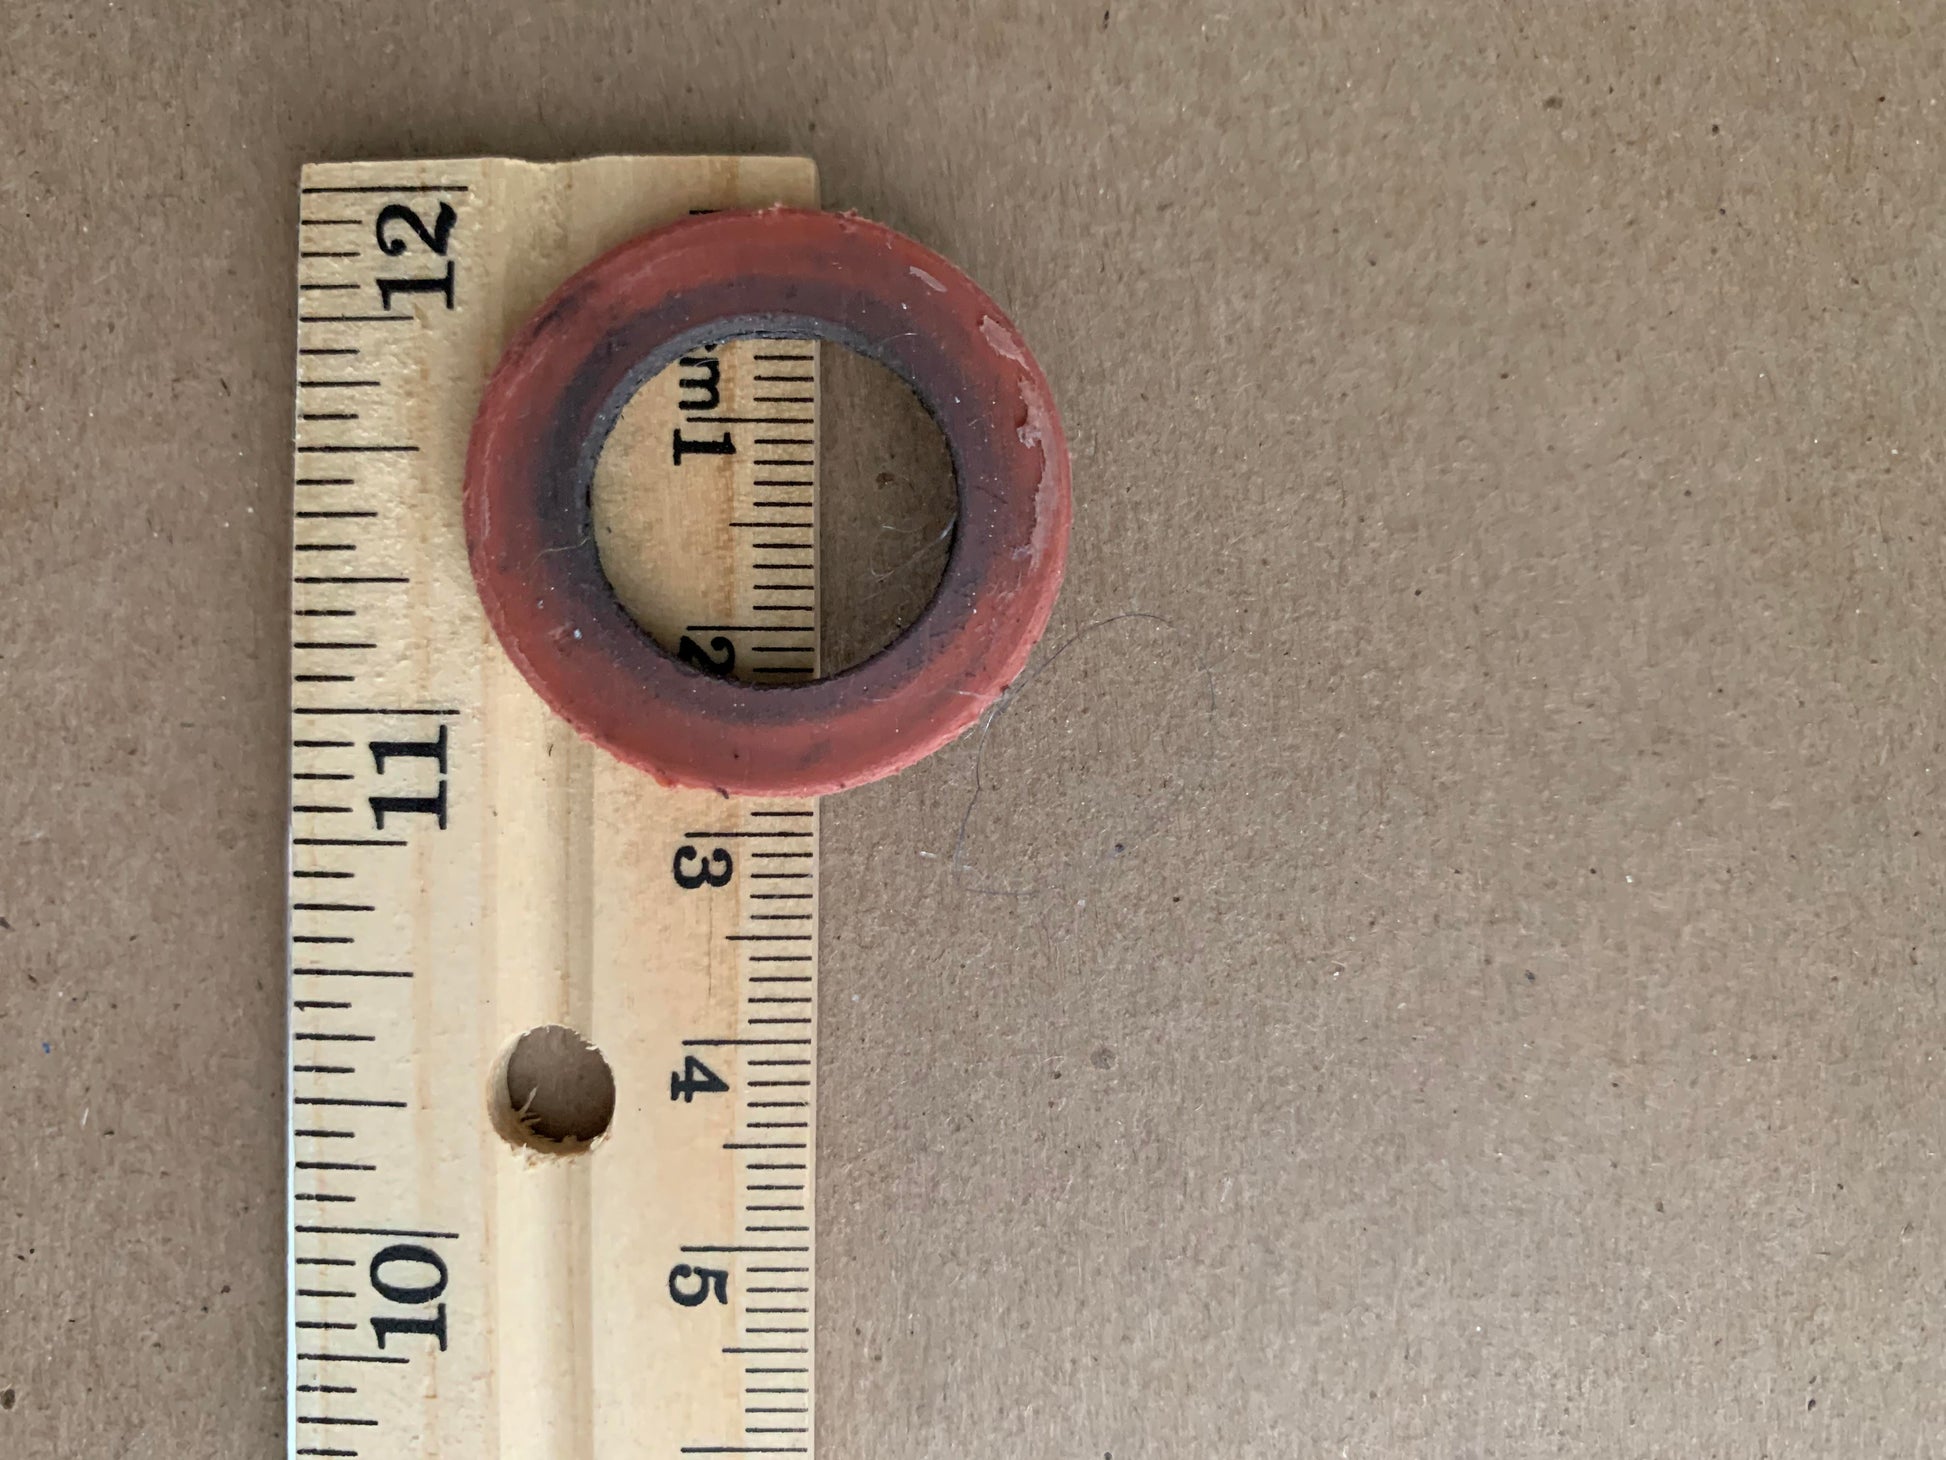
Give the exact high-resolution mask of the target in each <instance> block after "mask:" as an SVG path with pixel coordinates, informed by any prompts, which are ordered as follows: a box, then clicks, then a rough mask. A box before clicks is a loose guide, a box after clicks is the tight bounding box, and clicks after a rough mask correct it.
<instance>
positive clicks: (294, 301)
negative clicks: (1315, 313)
mask: <svg viewBox="0 0 1946 1460" xmlns="http://www.w3.org/2000/svg"><path fill="white" fill-rule="evenodd" d="M603 162H616V163H640V162H668V163H675V164H690V165H704V166H707V165H710V164H721V163H735V164H757V165H779V166H781V165H793V164H794V165H798V166H802V167H804V168H806V169H808V171H809V178H808V184H809V189H808V190H809V193H810V197H811V206H813V207H819V208H821V207H823V206H824V202H823V174H822V170H821V169H820V167H819V165H818V162H817V160H816V158H814V157H812V156H810V155H808V154H806V153H801V152H752V153H710V152H693V151H679V152H607V151H604V152H595V153H588V154H585V155H581V156H574V157H560V158H551V159H535V158H529V157H518V156H513V155H510V154H506V153H487V154H481V155H477V156H471V157H468V156H457V155H441V156H437V157H416V158H415V157H401V156H385V157H370V158H334V159H328V160H309V161H305V162H302V163H300V164H299V165H298V168H297V176H296V180H295V183H296V187H295V193H294V196H295V199H296V202H297V205H298V206H297V212H296V214H295V215H294V216H293V218H292V222H291V231H290V247H291V255H292V256H291V267H290V274H289V285H290V288H291V294H290V296H289V298H290V301H291V303H290V307H291V314H290V317H289V318H290V330H291V333H290V336H289V351H290V353H289V360H290V375H289V376H288V378H287V385H288V388H289V390H290V401H291V416H290V438H289V458H288V467H287V471H288V476H287V478H286V483H285V484H286V487H287V488H288V490H289V493H290V496H289V498H288V503H289V505H288V508H287V511H288V514H289V527H290V536H289V537H288V538H287V539H286V540H285V549H286V555H285V557H284V559H283V562H284V566H285V574H284V589H285V598H284V608H283V613H282V625H283V628H284V630H285V631H286V633H287V634H294V633H295V632H296V629H297V619H296V609H297V585H296V583H295V581H294V570H295V559H296V557H297V553H296V543H297V527H298V521H299V519H298V517H297V515H296V514H297V511H298V505H299V504H298V496H297V489H296V477H297V476H298V474H299V472H300V471H301V469H302V459H301V456H300V453H299V450H298V446H299V442H300V439H301V426H302V412H303V400H302V397H301V394H300V391H299V387H298V381H299V379H300V378H301V371H302V364H303V358H304V357H303V355H302V354H301V353H300V352H301V350H302V347H303V336H302V329H303V322H302V320H301V315H302V313H303V291H302V290H301V288H299V287H298V286H299V285H300V284H301V283H302V281H303V273H302V271H303V262H304V260H303V257H302V251H303V250H302V240H303V227H302V217H303V210H304V206H305V202H306V199H307V198H310V197H319V196H332V195H334V194H336V195H340V196H350V195H353V194H357V193H366V194H375V193H387V192H409V191H425V192H451V191H455V190H459V189H455V188H452V187H440V186H437V185H433V184H423V183H412V184H405V185H402V186H400V187H388V188H380V187H376V186H370V187H359V188H346V189H345V190H344V191H343V192H342V193H339V192H338V190H337V189H334V188H333V187H332V186H331V184H330V182H329V177H330V175H331V174H332V173H333V172H334V171H336V170H339V169H345V168H371V167H389V166H398V167H405V168H412V169H415V170H421V169H434V168H438V167H441V166H459V167H465V168H468V169H487V168H494V167H506V168H512V169H517V170H520V171H529V170H533V171H540V170H547V169H553V168H570V169H572V168H575V167H578V166H581V165H584V164H600V163H603ZM463 190H465V191H469V192H470V191H471V190H472V184H471V183H468V184H467V185H466V186H465V188H464V189H463ZM740 206H745V205H740ZM747 206H750V207H758V206H762V205H756V204H753V205H747ZM723 211H731V210H729V209H725V210H723ZM569 277H571V275H570V276H569ZM562 282H565V280H563V281H562ZM815 343H818V344H820V345H821V344H822V343H823V342H821V341H820V342H815ZM814 368H815V369H816V371H817V374H818V376H819V379H818V381H817V383H816V385H815V386H814V391H815V392H816V393H817V395H818V398H819V399H818V404H816V405H814V406H813V411H814V412H816V413H820V414H821V411H822V389H823V379H822V377H823V373H824V371H823V364H822V360H820V362H819V363H818V365H817V366H816V367H814ZM821 426H822V422H821V421H820V422H819V425H818V426H816V427H814V428H813V430H814V435H820V436H821ZM822 446H823V443H822V440H821V439H820V440H819V442H818V447H817V448H816V450H815V459H814V462H813V466H812V483H813V484H812V491H811V543H812V552H811V564H812V582H813V583H814V584H818V583H821V582H822V581H823V566H824V550H823V549H824V544H823V535H824V534H823V526H824V491H823V476H824V452H823V450H822ZM824 628H825V626H824V596H823V594H822V593H819V594H817V595H816V596H815V598H814V616H813V624H812V630H813V633H814V636H815V637H814V640H813V646H812V663H813V671H812V678H813V679H816V678H819V677H821V676H822V675H823V673H824V654H825V648H824V637H825V635H824ZM287 649H288V643H287ZM282 662H283V664H284V688H285V692H286V693H285V712H284V715H283V717H282V723H283V726H284V732H283V740H284V746H283V751H284V756H283V762H284V800H285V806H284V835H283V879H282V886H283V892H284V896H283V898H282V909H281V911H282V921H283V949H284V978H283V982H282V993H281V998H282V1004H283V1008H282V1011H281V1012H282V1023H283V1039H282V1041H281V1045H282V1049H283V1055H284V1058H283V1069H282V1070H281V1071H280V1078H281V1079H282V1081H283V1085H284V1089H283V1092H282V1103H283V1109H284V1138H283V1143H282V1150H281V1157H280V1159H281V1161H282V1165H283V1172H282V1178H283V1187H284V1224H283V1238H284V1290H283V1298H284V1314H283V1328H284V1346H285V1364H284V1369H285V1373H284V1399H285V1403H284V1406H283V1409H284V1421H285V1445H284V1449H285V1452H286V1454H287V1455H288V1456H289V1457H290V1460H299V1454H298V1447H299V1442H300V1438H301V1437H300V1435H299V1433H298V1409H299V1405H300V1397H299V1389H298V1382H299V1374H298V1351H299V1348H300V1339H299V1335H298V1328H297V1322H298V1314H297V1304H296V1297H297V1284H298V1274H297V1246H298V1244H297V1241H296V1237H297V1220H298V1211H297V1200H296V1198H297V1179H296V1164H295V1163H296V1157H297V1149H296V1130H297V1126H296V1121H297V1106H296V1093H297V1092H296V1085H295V1076H294V1075H293V1073H292V1064H293V1062H294V1060H295V1058H296V1054H297V1051H296V1038H295V1036H296V1034H297V1020H296V1008H295V1005H294V1003H293V998H294V995H295V992H296V984H295V967H296V962H297V954H296V945H295V943H294V941H293V940H294V938H295V935H296V929H295V917H294V910H293V906H292V904H293V902H294V901H295V896H296V892H297V889H296V885H295V883H296V876H295V874H296V870H297V869H296V840H295V838H296V836H297V826H296V821H295V816H296V810H295V798H296V786H295V780H294V771H295V769H296V755H295V749H294V747H293V744H292V740H293V736H292V733H291V732H292V730H293V729H294V728H295V725H296V720H297V685H296V680H295V677H294V676H295V671H296V662H295V655H294V653H288V652H287V654H286V656H285V657H284V659H283V661H282ZM595 750H596V753H600V752H599V749H598V748H595ZM730 799H753V800H767V799H771V798H730ZM782 799H791V800H795V799H799V798H794V797H793V798H782ZM802 799H803V800H804V801H806V802H807V803H808V805H809V808H810V812H811V827H812V837H813V840H812V848H813V853H814V857H815V861H814V862H813V864H812V865H813V870H814V873H815V872H817V871H820V870H821V869H822V866H823V861H824V851H823V843H824V838H823V827H824V815H823V798H822V797H821V796H810V797H805V798H802ZM820 880H821V879H820ZM816 889H817V883H815V882H814V883H813V892H814V894H815V892H816ZM812 908H813V916H814V918H815V921H814V923H813V936H814V938H815V939H816V941H815V943H814V944H813V955H814V957H820V955H821V950H822V945H823V926H824V918H823V904H822V899H817V900H815V901H814V902H813V904H812ZM820 961H821V958H820ZM813 966H814V969H816V968H817V965H816V964H814V965H813ZM821 985H822V978H821V977H820V978H819V979H818V980H817V982H816V983H814V985H813V989H812V992H813V997H814V1001H813V1003H812V1005H811V1008H810V1011H809V1012H810V1015H811V1022H810V1026H809V1029H810V1037H811V1056H812V1059H813V1061H814V1064H813V1068H812V1072H811V1078H812V1084H811V1099H812V1102H813V1103H812V1109H811V1112H810V1114H811V1123H810V1126H809V1128H808V1129H807V1131H806V1133H805V1140H806V1147H805V1149H806V1161H807V1172H806V1176H807V1180H806V1187H805V1201H806V1210H807V1217H808V1222H809V1226H810V1231H809V1232H808V1234H807V1236H808V1238H809V1243H808V1246H809V1248H810V1250H809V1251H808V1252H807V1254H806V1262H807V1265H808V1266H809V1269H810V1271H809V1273H808V1274H807V1282H806V1286H807V1288H808V1289H809V1290H810V1291H809V1292H808V1293H807V1295H806V1297H807V1302H806V1310H807V1311H806V1315H805V1316H806V1329H807V1332H806V1336H805V1368H806V1403H807V1405H808V1407H809V1415H808V1418H809V1420H810V1428H809V1429H808V1431H807V1433H806V1434H805V1436H804V1439H805V1441H806V1446H805V1452H804V1453H805V1454H806V1456H807V1460H808V1457H810V1456H814V1455H815V1452H816V1449H817V1414H818V1404H817V1371H818V1362H817V1359H818V1344H817V1311H818V1304H817V1280H816V1265H817V1264H816V1245H817V1198H816V1189H817V1172H818V1166H819V1140H818V1124H819V1123H818V1120H817V1113H818V1108H819V1101H818V1098H817V1097H818V1093H819V1086H820V1084H821V1083H822V1082H821V1081H820V1080H819V1078H818V1070H817V1064H816V1061H817V1059H818V1049H819V1035H820V1032H821V1029H822V1025H823V1019H822V1017H821V1005H822V1003H823V1000H822V997H821V996H820V991H821ZM604 1139H605V1133H604V1136H600V1137H597V1138H596V1139H595V1140H594V1141H593V1142H591V1143H590V1144H589V1146H588V1147H586V1148H584V1149H583V1150H582V1151H580V1152H576V1153H574V1154H576V1155H585V1154H591V1153H592V1152H593V1151H594V1150H595V1149H596V1148H598V1147H599V1146H600V1145H601V1143H602V1141H603V1140H604ZM536 1154H537V1155H540V1157H541V1159H546V1156H545V1154H544V1153H536ZM746 1438H747V1436H746Z"/></svg>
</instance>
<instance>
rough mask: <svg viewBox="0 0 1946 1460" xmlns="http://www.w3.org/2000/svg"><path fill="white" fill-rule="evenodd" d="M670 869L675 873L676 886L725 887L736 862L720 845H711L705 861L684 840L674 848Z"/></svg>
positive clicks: (734, 869)
mask: <svg viewBox="0 0 1946 1460" xmlns="http://www.w3.org/2000/svg"><path fill="white" fill-rule="evenodd" d="M670 870H671V871H672V872H673V873H674V874H675V878H676V886H678V887H685V888H690V889H695V888H698V887H727V886H728V885H729V881H730V874H731V873H733V872H734V871H736V863H735V862H733V861H731V860H730V854H729V853H728V852H726V851H724V850H723V848H721V847H712V848H711V849H710V854H709V859H708V860H707V861H705V860H704V859H703V854H702V853H701V852H699V851H697V850H696V849H695V848H694V847H692V846H690V845H689V844H688V843H687V842H685V843H684V844H683V845H682V846H679V847H677V848H676V857H675V861H674V863H673V864H672V865H671V868H670Z"/></svg>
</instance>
